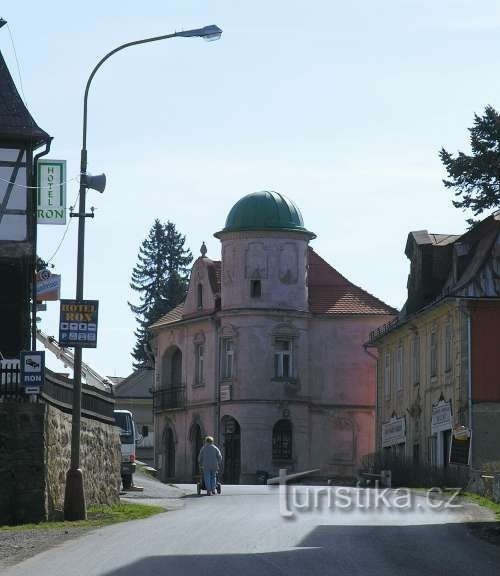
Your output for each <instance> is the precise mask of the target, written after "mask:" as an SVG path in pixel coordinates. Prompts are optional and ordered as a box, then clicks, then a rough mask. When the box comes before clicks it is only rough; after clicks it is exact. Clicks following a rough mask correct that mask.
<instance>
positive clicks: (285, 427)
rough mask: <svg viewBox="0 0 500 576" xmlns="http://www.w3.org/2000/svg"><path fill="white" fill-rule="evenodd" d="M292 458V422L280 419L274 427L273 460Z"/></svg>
mask: <svg viewBox="0 0 500 576" xmlns="http://www.w3.org/2000/svg"><path fill="white" fill-rule="evenodd" d="M291 459H292V424H291V422H290V420H278V422H276V424H275V425H274V428H273V460H291Z"/></svg>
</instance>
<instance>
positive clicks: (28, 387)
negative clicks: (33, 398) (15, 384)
mask: <svg viewBox="0 0 500 576" xmlns="http://www.w3.org/2000/svg"><path fill="white" fill-rule="evenodd" d="M44 382H45V352H43V351H35V350H31V351H28V350H23V351H22V352H21V384H22V385H23V386H24V391H25V392H26V394H39V393H40V390H41V389H42V388H43V385H44Z"/></svg>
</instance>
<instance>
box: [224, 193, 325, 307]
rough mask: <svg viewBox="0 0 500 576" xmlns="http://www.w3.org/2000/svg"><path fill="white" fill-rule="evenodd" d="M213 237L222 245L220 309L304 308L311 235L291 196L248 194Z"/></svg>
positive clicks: (232, 210) (312, 236) (306, 299)
mask: <svg viewBox="0 0 500 576" xmlns="http://www.w3.org/2000/svg"><path fill="white" fill-rule="evenodd" d="M214 236H215V237H216V238H219V239H220V240H221V243H222V279H221V296H222V309H225V310H227V309H237V308H273V309H283V310H304V311H306V310H308V295H307V278H306V270H307V249H308V244H309V241H310V240H311V239H313V238H315V237H316V236H315V235H314V234H313V233H312V232H309V231H308V230H307V229H306V228H305V227H304V221H303V219H302V215H301V213H300V211H299V209H298V208H297V206H295V204H294V203H293V202H292V201H291V200H289V199H288V198H286V197H285V196H283V195H282V194H279V193H277V192H267V191H265V192H254V193H253V194H248V195H247V196H244V197H243V198H241V200H239V201H238V202H237V203H236V204H235V205H234V206H233V207H232V208H231V211H230V212H229V215H228V217H227V219H226V225H225V227H224V229H223V230H221V231H220V232H217V233H216V234H215V235H214Z"/></svg>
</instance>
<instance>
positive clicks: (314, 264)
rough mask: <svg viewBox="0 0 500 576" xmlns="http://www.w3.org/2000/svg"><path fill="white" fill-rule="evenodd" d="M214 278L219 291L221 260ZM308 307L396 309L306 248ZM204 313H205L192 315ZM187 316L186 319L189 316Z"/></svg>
mask: <svg viewBox="0 0 500 576" xmlns="http://www.w3.org/2000/svg"><path fill="white" fill-rule="evenodd" d="M213 264H214V266H213V271H214V277H213V278H211V284H212V289H213V290H214V293H217V294H220V283H221V262H220V261H218V260H214V261H213ZM308 264H309V269H308V288H309V309H310V311H311V312H312V313H313V314H327V315H334V316H336V315H352V314H359V315H380V314H382V315H384V314H386V315H391V316H392V315H395V314H397V313H398V311H397V310H396V309H395V308H392V306H388V305H387V304H385V303H384V302H382V300H379V299H378V298H376V297H375V296H373V295H372V294H370V293H368V292H366V291H365V290H363V289H362V288H360V287H359V286H356V285H355V284H353V283H352V282H349V280H347V278H345V277H344V276H342V274H340V273H339V272H337V270H335V268H333V266H330V264H328V262H326V261H325V260H323V258H321V256H319V255H318V254H317V253H316V252H315V251H314V250H313V249H312V248H309V263H308ZM197 315H199V316H206V315H207V313H206V312H204V313H203V314H202V313H199V314H195V315H194V316H197ZM192 317H193V315H190V316H189V318H192ZM184 318H187V317H186V316H184V304H179V306H177V307H176V308H174V309H173V310H171V311H170V312H168V313H167V314H165V316H163V317H162V318H160V319H159V320H158V321H157V322H155V323H154V324H153V325H152V326H150V328H157V327H159V326H164V325H166V324H172V323H174V322H179V321H180V320H183V319H184Z"/></svg>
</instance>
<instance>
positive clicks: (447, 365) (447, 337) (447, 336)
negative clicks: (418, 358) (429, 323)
mask: <svg viewBox="0 0 500 576" xmlns="http://www.w3.org/2000/svg"><path fill="white" fill-rule="evenodd" d="M451 351H452V348H451V323H450V322H448V323H447V324H446V328H445V330H444V369H445V371H446V372H449V371H450V370H451V356H452V352H451Z"/></svg>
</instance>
